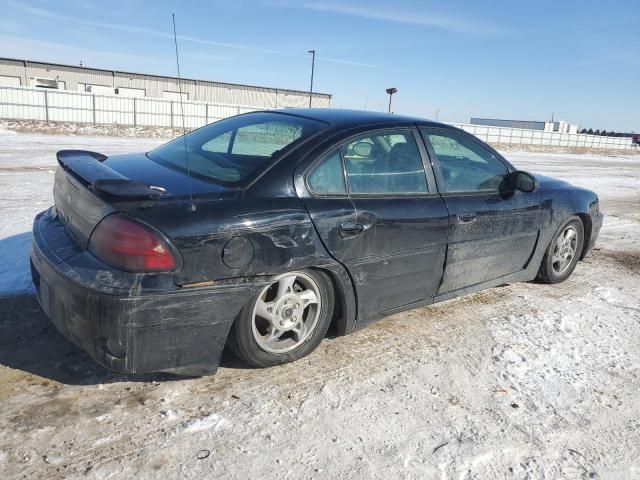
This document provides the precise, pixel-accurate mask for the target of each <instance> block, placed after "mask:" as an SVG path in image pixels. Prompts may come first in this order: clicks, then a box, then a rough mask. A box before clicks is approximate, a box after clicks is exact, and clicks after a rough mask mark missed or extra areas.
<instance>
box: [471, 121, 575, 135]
mask: <svg viewBox="0 0 640 480" xmlns="http://www.w3.org/2000/svg"><path fill="white" fill-rule="evenodd" d="M469 123H471V125H483V126H487V127H506V128H523V129H527V130H540V131H543V132H559V133H578V128H579V127H578V125H574V124H571V123H569V122H565V121H560V122H553V121H552V122H538V121H534V120H501V119H497V118H475V117H471V120H470V121H469Z"/></svg>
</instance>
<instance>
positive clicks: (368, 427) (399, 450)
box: [0, 130, 640, 479]
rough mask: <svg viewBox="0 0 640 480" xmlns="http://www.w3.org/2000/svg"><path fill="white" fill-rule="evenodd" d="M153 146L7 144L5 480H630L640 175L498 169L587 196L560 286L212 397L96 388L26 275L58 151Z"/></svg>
mask: <svg viewBox="0 0 640 480" xmlns="http://www.w3.org/2000/svg"><path fill="white" fill-rule="evenodd" d="M158 143H160V140H157V139H135V138H126V139H124V138H122V139H119V138H116V139H114V138H106V137H103V138H98V137H96V138H92V137H69V136H53V135H51V136H46V135H27V134H17V135H16V134H10V132H6V131H1V130H0V147H1V148H0V292H1V293H2V294H3V295H4V296H3V297H0V478H3V479H5V478H6V479H9V478H85V477H89V478H130V477H133V476H136V477H138V478H159V477H164V478H197V479H200V478H205V477H206V478H221V477H224V478H238V479H246V478H291V479H300V478H331V479H334V478H345V479H346V478H349V479H351V478H353V479H358V478H363V479H365V478H366V479H370V478H390V477H392V478H393V477H401V478H432V477H440V478H454V477H455V478H496V477H498V478H502V477H508V478H512V477H515V478H606V479H609V478H640V402H638V398H637V397H638V392H639V391H640V348H639V346H640V288H638V285H640V188H639V187H640V156H638V155H635V156H633V155H629V156H604V155H576V154H553V153H528V152H513V151H511V152H507V153H506V155H507V157H508V158H509V159H510V160H511V161H512V162H513V163H515V164H516V165H518V166H520V167H521V168H523V169H526V170H530V171H532V172H540V173H545V174H549V175H553V176H557V177H560V178H564V179H567V180H570V181H572V182H573V183H575V184H577V185H580V186H587V187H589V188H592V189H594V190H596V191H597V192H598V194H599V195H600V198H601V208H602V209H603V210H604V211H605V213H606V215H607V217H606V219H605V225H604V227H603V231H602V234H601V238H600V241H599V244H598V247H597V250H596V251H594V252H593V253H592V254H591V255H590V256H589V257H588V258H587V259H586V261H584V262H582V263H580V264H579V265H578V268H577V270H576V272H575V273H574V275H573V276H572V277H571V278H570V279H569V280H568V281H567V282H565V283H563V284H561V285H557V286H547V285H541V284H536V283H529V284H513V285H508V286H504V287H501V288H496V289H492V290H488V291H485V292H481V293H478V294H475V295H472V296H467V297H464V298H460V299H456V300H452V301H449V302H446V303H443V304H438V305H433V306H430V307H426V308H421V309H417V310H413V311H409V312H405V313H402V314H398V315H395V316H393V317H389V318H387V319H384V320H382V321H380V322H378V323H376V324H374V325H373V326H371V327H370V328H367V329H365V330H361V331H358V332H356V333H355V334H353V335H351V336H348V337H342V338H336V339H326V340H325V341H324V343H323V344H322V345H321V346H320V348H319V349H318V350H317V351H316V352H315V353H314V354H312V355H311V356H310V357H308V358H306V359H303V360H301V361H299V362H297V363H295V364H290V365H285V366H281V367H274V368H270V369H266V370H251V369H248V368H245V367H244V366H243V365H241V364H239V363H238V362H237V361H236V360H235V359H234V358H233V357H232V356H230V355H227V356H226V357H225V359H224V362H223V367H222V368H221V369H220V370H219V372H218V374H217V375H216V376H215V377H208V378H198V379H178V378H175V377H161V376H152V377H146V378H139V377H135V378H131V377H125V376H121V375H116V374H112V373H109V372H107V371H106V370H103V369H101V368H100V367H98V366H96V365H94V364H93V362H92V361H91V360H90V359H89V358H88V357H87V356H86V355H85V354H84V353H82V352H81V351H79V350H77V349H76V348H75V347H74V346H73V345H71V344H70V343H69V342H68V341H66V340H65V339H64V338H63V337H61V336H60V335H59V334H58V333H57V332H56V331H55V329H54V328H53V327H52V326H50V324H49V322H48V321H47V319H46V318H45V317H44V315H43V314H42V313H41V312H40V310H39V308H38V306H37V303H36V301H35V299H34V297H33V296H32V294H31V292H32V290H31V288H30V286H29V278H28V273H27V266H26V263H25V262H27V249H28V245H29V241H30V236H29V233H28V232H29V230H30V224H31V220H32V218H33V216H34V215H35V213H36V212H37V211H39V210H42V209H44V208H46V207H47V206H48V205H49V204H50V203H51V198H52V195H51V188H52V179H53V168H54V165H55V156H54V153H55V151H57V150H59V149H61V148H74V147H75V148H89V149H93V150H97V151H102V152H104V153H116V152H123V151H135V150H138V151H140V150H146V149H148V148H150V147H151V146H153V145H157V144H158Z"/></svg>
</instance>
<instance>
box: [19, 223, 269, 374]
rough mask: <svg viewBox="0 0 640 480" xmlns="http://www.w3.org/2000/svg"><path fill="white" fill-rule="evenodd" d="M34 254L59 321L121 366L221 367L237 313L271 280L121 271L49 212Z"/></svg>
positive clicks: (108, 363)
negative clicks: (83, 246)
mask: <svg viewBox="0 0 640 480" xmlns="http://www.w3.org/2000/svg"><path fill="white" fill-rule="evenodd" d="M30 256H31V272H32V277H33V282H34V285H35V287H36V292H37V296H38V300H39V302H40V304H41V306H42V309H43V310H44V312H45V313H46V314H47V316H48V317H49V318H50V319H51V321H52V322H53V323H54V325H55V326H56V327H57V329H58V330H59V331H60V332H61V333H62V334H63V335H64V336H65V337H67V338H68V339H69V340H71V341H72V342H73V343H74V344H76V345H77V346H78V347H80V348H81V349H83V350H84V351H86V352H87V353H88V354H89V355H90V356H91V357H92V358H93V359H94V360H95V361H96V362H97V363H99V364H100V365H102V366H104V367H106V368H108V369H111V370H114V371H117V372H122V373H148V372H171V373H178V374H183V375H205V374H213V373H215V371H216V370H217V368H218V364H219V361H220V356H221V354H222V350H223V348H224V345H225V342H226V338H227V334H228V332H229V328H230V327H231V325H232V323H233V321H234V320H235V318H236V316H237V315H238V313H239V312H240V310H241V309H242V307H243V306H244V304H245V303H246V302H247V301H248V299H249V298H250V297H251V296H252V295H253V294H254V293H255V292H256V291H258V290H259V289H260V288H261V287H262V286H263V285H265V284H266V282H262V281H255V282H246V281H243V282H240V281H235V282H233V283H223V284H221V283H219V284H216V285H209V286H204V287H193V288H188V287H177V286H175V285H174V284H173V283H170V284H168V283H167V282H164V283H163V282H162V281H157V278H155V277H154V278H153V280H154V281H151V282H149V281H145V275H133V277H134V278H131V276H132V274H123V275H120V273H122V272H118V271H116V270H113V269H110V267H107V266H105V265H104V264H101V263H100V262H98V261H97V260H96V259H95V258H93V257H92V256H91V255H90V254H88V253H87V252H84V251H78V250H77V249H76V248H75V247H74V246H73V242H72V240H71V239H70V238H69V237H68V236H67V235H66V234H65V233H64V228H63V227H62V228H61V225H60V224H59V222H57V223H56V219H55V215H54V214H51V213H50V212H46V213H45V214H41V215H39V216H38V217H37V218H36V220H35V222H34V241H33V243H32V248H31V253H30ZM145 285H147V286H146V287H145ZM149 285H151V286H149ZM159 285H160V287H159Z"/></svg>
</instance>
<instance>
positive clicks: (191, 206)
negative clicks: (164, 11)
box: [171, 13, 196, 212]
mask: <svg viewBox="0 0 640 480" xmlns="http://www.w3.org/2000/svg"><path fill="white" fill-rule="evenodd" d="M171 21H172V22H173V43H174V45H175V47H176V66H177V67H178V93H179V94H180V117H181V118H182V138H183V140H184V160H185V163H186V164H187V184H188V185H189V206H188V207H187V209H188V210H189V211H191V212H195V211H196V204H195V203H193V191H192V190H191V166H190V165H189V150H188V149H187V128H186V127H185V124H184V100H183V98H182V77H181V76H180V58H179V57H178V36H177V35H176V14H175V13H172V14H171Z"/></svg>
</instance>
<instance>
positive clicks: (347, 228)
mask: <svg viewBox="0 0 640 480" xmlns="http://www.w3.org/2000/svg"><path fill="white" fill-rule="evenodd" d="M338 231H339V232H340V236H341V237H342V238H348V237H355V236H357V235H360V234H361V233H362V232H364V225H362V224H361V223H356V222H344V223H343V224H341V225H340V228H339V229H338Z"/></svg>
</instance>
